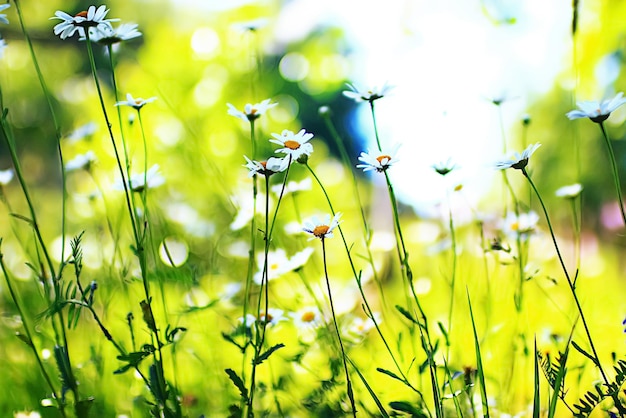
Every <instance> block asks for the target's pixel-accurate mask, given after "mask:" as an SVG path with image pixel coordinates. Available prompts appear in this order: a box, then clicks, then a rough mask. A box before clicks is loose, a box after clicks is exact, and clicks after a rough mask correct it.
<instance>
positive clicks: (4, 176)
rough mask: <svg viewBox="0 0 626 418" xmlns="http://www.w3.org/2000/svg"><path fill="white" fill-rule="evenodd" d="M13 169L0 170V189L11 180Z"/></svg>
mask: <svg viewBox="0 0 626 418" xmlns="http://www.w3.org/2000/svg"><path fill="white" fill-rule="evenodd" d="M13 175H14V173H13V169H12V168H9V169H6V170H0V187H2V186H6V185H7V184H9V183H10V182H11V180H13Z"/></svg>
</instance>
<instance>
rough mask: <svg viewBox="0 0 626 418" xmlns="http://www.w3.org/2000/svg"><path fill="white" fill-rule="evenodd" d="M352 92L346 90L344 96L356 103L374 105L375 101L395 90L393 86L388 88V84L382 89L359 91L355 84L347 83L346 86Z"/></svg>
mask: <svg viewBox="0 0 626 418" xmlns="http://www.w3.org/2000/svg"><path fill="white" fill-rule="evenodd" d="M346 85H347V86H348V87H349V88H350V90H345V91H344V92H343V95H344V96H346V97H348V98H350V99H352V100H354V101H356V102H370V103H372V102H373V101H374V100H378V99H381V98H383V97H385V95H386V94H387V93H388V92H389V91H390V90H391V89H392V88H393V87H392V86H388V85H387V84H386V83H385V85H383V86H382V87H381V88H380V89H379V88H377V87H374V88H372V89H370V90H359V89H358V88H356V87H355V86H354V84H350V83H347V84H346Z"/></svg>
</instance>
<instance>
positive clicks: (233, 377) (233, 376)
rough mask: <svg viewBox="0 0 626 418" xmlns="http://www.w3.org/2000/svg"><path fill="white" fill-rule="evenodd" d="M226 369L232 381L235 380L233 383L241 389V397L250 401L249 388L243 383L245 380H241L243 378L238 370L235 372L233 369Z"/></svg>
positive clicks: (245, 400)
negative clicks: (238, 373)
mask: <svg viewBox="0 0 626 418" xmlns="http://www.w3.org/2000/svg"><path fill="white" fill-rule="evenodd" d="M224 371H225V372H226V374H227V375H228V377H229V379H230V380H231V382H233V384H234V385H235V386H236V387H237V389H239V394H240V395H241V399H243V401H244V402H246V403H247V402H248V389H246V385H244V384H243V380H241V378H240V377H239V376H238V375H237V372H235V371H234V370H233V369H225V370H224Z"/></svg>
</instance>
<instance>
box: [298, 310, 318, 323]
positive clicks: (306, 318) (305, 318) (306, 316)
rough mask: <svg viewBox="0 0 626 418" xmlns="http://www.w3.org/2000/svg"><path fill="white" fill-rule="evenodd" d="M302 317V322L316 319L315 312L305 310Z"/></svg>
mask: <svg viewBox="0 0 626 418" xmlns="http://www.w3.org/2000/svg"><path fill="white" fill-rule="evenodd" d="M300 319H302V322H313V320H314V319H315V312H311V311H308V312H305V313H303V314H302V317H301V318H300Z"/></svg>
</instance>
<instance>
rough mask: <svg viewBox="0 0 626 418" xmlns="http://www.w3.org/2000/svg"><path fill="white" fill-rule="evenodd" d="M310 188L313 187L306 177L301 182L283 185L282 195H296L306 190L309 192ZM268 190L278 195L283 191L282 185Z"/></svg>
mask: <svg viewBox="0 0 626 418" xmlns="http://www.w3.org/2000/svg"><path fill="white" fill-rule="evenodd" d="M312 186H313V180H311V177H307V178H305V179H304V180H302V181H293V180H292V181H290V182H289V183H287V184H286V185H285V191H284V192H283V194H288V193H298V192H303V191H306V190H311V187H312ZM270 190H271V191H273V192H274V193H276V194H278V195H279V194H280V192H281V191H282V190H283V185H282V184H275V185H273V186H272V187H271V189H270Z"/></svg>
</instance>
